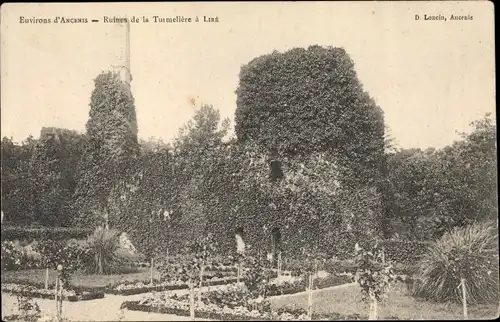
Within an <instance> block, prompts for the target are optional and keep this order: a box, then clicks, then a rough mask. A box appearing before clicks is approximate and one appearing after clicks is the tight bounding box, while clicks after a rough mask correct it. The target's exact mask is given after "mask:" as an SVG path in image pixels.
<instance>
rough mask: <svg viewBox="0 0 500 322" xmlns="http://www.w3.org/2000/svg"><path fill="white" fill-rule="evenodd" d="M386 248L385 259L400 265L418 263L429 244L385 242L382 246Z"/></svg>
mask: <svg viewBox="0 0 500 322" xmlns="http://www.w3.org/2000/svg"><path fill="white" fill-rule="evenodd" d="M380 246H381V247H383V248H384V253H385V259H386V260H387V261H393V262H395V263H400V264H411V263H416V262H417V261H418V260H419V259H420V257H421V256H422V255H423V254H424V253H425V252H426V251H427V248H428V247H429V243H428V242H418V241H404V240H385V241H383V242H382V243H381V244H380Z"/></svg>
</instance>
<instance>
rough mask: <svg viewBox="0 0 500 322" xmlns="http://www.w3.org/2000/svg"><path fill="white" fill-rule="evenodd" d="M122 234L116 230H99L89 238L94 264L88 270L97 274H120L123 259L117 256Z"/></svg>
mask: <svg viewBox="0 0 500 322" xmlns="http://www.w3.org/2000/svg"><path fill="white" fill-rule="evenodd" d="M119 236H120V234H119V232H118V231H116V230H114V229H110V230H105V229H103V228H97V229H96V230H95V231H94V233H93V234H92V235H91V236H89V237H88V243H89V247H90V253H91V254H92V255H91V257H92V263H91V265H90V267H88V269H89V270H90V271H91V272H92V273H95V274H101V275H102V274H113V273H118V272H119V270H120V266H121V264H122V263H121V262H122V260H121V258H120V257H119V256H118V255H117V252H118V250H119V247H120V237H119Z"/></svg>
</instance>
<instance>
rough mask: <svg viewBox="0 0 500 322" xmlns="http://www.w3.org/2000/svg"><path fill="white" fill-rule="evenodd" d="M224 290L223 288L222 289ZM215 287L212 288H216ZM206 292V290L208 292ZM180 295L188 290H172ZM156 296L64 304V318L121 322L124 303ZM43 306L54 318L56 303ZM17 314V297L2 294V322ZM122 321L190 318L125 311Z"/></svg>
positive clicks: (110, 297)
mask: <svg viewBox="0 0 500 322" xmlns="http://www.w3.org/2000/svg"><path fill="white" fill-rule="evenodd" d="M220 287H221V288H222V287H224V285H221V286H220ZM215 288H216V287H215V286H212V287H211V289H215ZM205 290H206V289H205ZM172 292H174V293H176V294H177V295H183V294H186V293H187V292H188V290H175V291H172ZM151 294H153V293H144V294H137V295H130V296H123V295H111V294H106V295H105V296H104V298H103V299H96V300H91V301H80V302H68V301H64V302H63V317H64V318H67V319H68V320H70V321H118V320H120V306H121V304H122V303H123V302H125V301H138V300H141V299H142V298H143V297H145V296H146V295H151ZM34 301H35V302H36V303H38V305H39V306H40V310H41V311H42V316H55V314H56V304H55V302H54V300H48V299H34ZM16 313H17V298H16V296H13V295H11V294H8V293H4V292H2V320H3V317H4V316H6V315H11V314H16ZM121 316H122V318H121V321H189V317H183V316H177V315H171V314H159V313H147V312H139V311H129V310H123V314H122V315H121ZM196 321H213V320H208V319H198V318H197V319H196Z"/></svg>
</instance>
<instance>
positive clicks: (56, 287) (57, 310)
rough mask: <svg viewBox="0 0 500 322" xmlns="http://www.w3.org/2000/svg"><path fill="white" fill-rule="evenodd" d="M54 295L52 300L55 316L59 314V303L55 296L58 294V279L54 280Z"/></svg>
mask: <svg viewBox="0 0 500 322" xmlns="http://www.w3.org/2000/svg"><path fill="white" fill-rule="evenodd" d="M54 294H55V295H54V300H55V302H56V314H57V312H59V301H58V299H57V295H58V294H59V278H56V286H55V288H54ZM58 318H59V317H58ZM58 320H59V319H58Z"/></svg>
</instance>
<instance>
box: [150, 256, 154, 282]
mask: <svg viewBox="0 0 500 322" xmlns="http://www.w3.org/2000/svg"><path fill="white" fill-rule="evenodd" d="M154 263H155V259H154V257H151V267H150V275H151V280H150V283H151V285H153V267H154Z"/></svg>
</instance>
